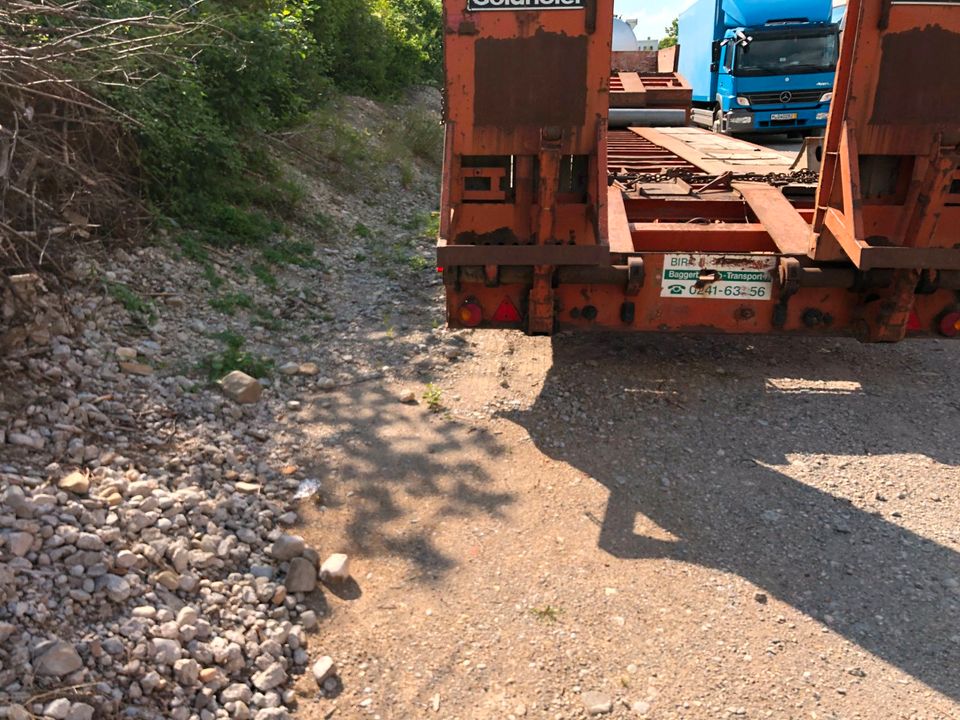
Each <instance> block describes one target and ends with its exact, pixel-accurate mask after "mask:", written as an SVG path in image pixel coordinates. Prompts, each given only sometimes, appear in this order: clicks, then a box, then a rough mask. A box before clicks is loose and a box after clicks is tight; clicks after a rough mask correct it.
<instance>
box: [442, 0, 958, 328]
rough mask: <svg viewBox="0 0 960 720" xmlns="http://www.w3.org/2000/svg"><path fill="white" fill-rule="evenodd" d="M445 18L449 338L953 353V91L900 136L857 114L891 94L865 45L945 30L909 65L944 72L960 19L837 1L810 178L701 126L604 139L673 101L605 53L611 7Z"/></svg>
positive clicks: (871, 48) (461, 10) (880, 119)
mask: <svg viewBox="0 0 960 720" xmlns="http://www.w3.org/2000/svg"><path fill="white" fill-rule="evenodd" d="M445 8H446V22H447V44H446V48H447V51H446V58H447V65H446V70H447V73H446V76H447V85H446V98H447V102H446V117H445V119H446V123H447V135H446V149H445V160H444V181H443V194H442V197H441V215H440V233H439V238H438V247H437V257H438V265H439V266H441V267H442V269H443V273H444V283H445V286H446V293H447V317H448V323H449V324H450V325H451V326H453V327H481V328H482V327H487V328H511V327H512V328H521V329H523V330H525V331H527V332H529V333H540V334H549V333H552V332H554V331H556V330H558V329H574V330H591V329H607V330H624V331H681V332H698V331H709V332H734V333H796V334H823V335H852V336H856V337H859V338H861V339H863V340H867V341H896V340H900V339H902V338H904V337H905V336H906V335H908V334H912V335H934V334H940V335H945V336H958V335H960V296H958V294H957V290H958V289H960V235H958V232H957V228H958V227H960V170H958V163H960V153H958V152H957V147H960V120H958V118H960V95H957V97H956V98H955V97H954V95H956V93H953V91H951V92H950V93H947V96H946V98H945V100H946V101H947V105H948V106H949V108H947V109H944V108H943V107H938V108H937V109H936V111H935V112H931V113H930V114H929V115H925V114H923V113H920V114H917V116H916V117H911V119H910V122H909V123H908V124H907V125H904V124H902V123H901V122H900V120H899V119H898V118H897V117H895V116H894V115H893V114H891V113H887V112H886V111H885V110H884V108H885V107H886V106H885V105H883V106H882V107H881V105H874V106H872V109H871V107H868V106H865V105H864V103H863V101H862V98H863V97H864V96H865V95H866V94H868V93H875V94H876V98H875V100H876V103H881V104H882V103H883V102H886V100H885V99H884V98H885V95H884V93H885V92H886V91H887V90H889V89H890V88H893V87H894V86H896V87H897V88H899V90H903V88H902V87H901V86H900V85H898V84H897V81H896V79H890V77H889V76H884V77H879V76H878V75H877V73H878V68H879V67H880V65H881V64H882V62H881V61H882V58H878V57H876V55H877V52H878V51H877V48H878V47H880V46H881V45H882V46H883V47H888V46H889V47H890V48H892V49H891V52H895V51H897V48H899V47H900V45H901V44H903V43H906V42H907V40H906V39H905V38H906V36H910V37H912V35H911V33H914V34H915V33H916V32H918V31H916V30H911V29H910V28H917V27H923V26H924V25H923V22H927V21H932V20H936V21H937V22H939V23H941V24H942V25H944V26H948V27H949V28H950V30H949V31H947V30H942V28H941V29H940V30H930V29H929V26H928V29H927V30H925V31H923V32H925V33H928V34H933V35H936V37H931V41H933V40H937V41H938V42H940V50H938V51H937V52H936V53H934V54H931V52H932V51H929V50H927V49H923V50H922V51H921V52H919V55H918V58H919V60H918V62H920V63H921V64H923V63H928V64H929V63H930V62H933V59H934V56H935V55H936V54H940V55H942V54H944V53H946V54H948V55H951V56H954V55H956V56H957V60H958V61H960V41H958V42H957V43H954V44H950V43H953V42H954V41H953V39H949V38H948V39H944V37H941V35H942V32H946V33H947V34H948V35H950V38H954V39H955V38H960V5H954V6H949V7H941V6H917V5H909V6H906V5H899V4H894V5H893V6H892V7H891V6H887V5H883V4H882V3H881V2H879V0H869V1H865V2H861V1H860V0H851V4H850V8H851V11H852V12H853V13H854V15H853V16H856V17H860V15H861V14H862V15H863V17H864V18H868V20H866V21H864V22H861V23H860V24H858V25H857V26H856V27H855V28H852V29H850V28H848V30H847V32H846V33H845V35H844V38H843V45H842V49H841V59H840V64H839V67H838V82H837V98H836V99H835V101H834V110H833V115H831V119H830V123H829V128H828V132H827V135H826V137H825V141H824V153H823V176H822V177H820V176H818V174H817V173H814V172H811V171H808V170H796V169H794V168H793V163H792V162H791V161H790V159H789V158H786V157H784V156H782V155H780V154H779V153H777V152H774V151H771V150H768V149H766V148H762V147H759V146H756V145H753V144H751V143H748V142H745V141H743V140H740V139H734V138H730V137H726V136H722V135H717V134H714V133H711V132H709V131H706V130H703V129H698V128H689V127H628V128H625V129H624V128H617V127H613V126H612V125H615V124H616V123H613V122H612V120H611V122H610V123H608V118H613V111H614V110H617V111H618V112H619V111H623V110H626V111H627V112H626V113H623V114H621V115H619V116H618V117H620V118H623V117H629V113H631V112H636V113H637V114H638V115H643V111H644V110H645V109H650V108H649V105H650V104H651V103H652V102H653V103H661V104H662V105H663V107H659V108H653V110H657V111H659V110H668V111H670V112H671V113H672V114H675V111H676V109H675V108H674V109H671V108H668V107H665V106H666V105H669V104H670V103H671V102H675V101H678V100H679V101H682V100H683V98H685V97H686V95H685V93H686V90H685V89H684V85H685V84H684V83H683V81H682V79H678V80H677V82H676V83H674V82H673V81H672V80H669V78H668V76H669V75H670V73H669V70H670V67H669V66H667V67H662V66H661V65H658V66H657V68H656V69H657V73H654V75H662V76H663V77H665V78H667V79H665V80H664V81H663V83H662V86H663V88H664V90H663V91H662V92H663V93H664V94H659V95H658V91H657V90H655V89H654V88H653V84H652V83H651V84H650V88H649V89H648V88H647V83H646V81H645V80H644V77H645V75H644V73H646V72H647V71H646V70H644V69H643V67H642V62H641V61H642V60H643V58H641V57H640V56H639V55H637V56H636V57H634V56H633V54H631V56H630V57H619V58H618V57H616V56H617V55H618V53H614V54H613V55H614V57H611V54H610V51H609V41H608V38H609V36H610V27H609V25H610V22H611V21H612V0H594V2H592V3H590V4H586V5H584V6H583V8H584V12H585V13H586V14H585V15H584V14H582V13H580V12H553V11H547V10H541V11H538V12H536V13H513V12H510V11H503V12H498V13H481V12H470V6H469V5H468V6H466V7H464V5H463V0H447V2H446V5H445ZM884 8H885V9H884ZM883 13H885V15H884V14H883ZM534 20H535V22H534ZM937 27H938V28H940V27H941V26H940V25H938V26H937ZM894 29H895V30H896V32H894ZM941 30H942V32H941ZM948 40H949V42H948ZM881 41H882V42H881ZM858 52H863V53H866V54H868V55H869V56H870V57H869V61H870V62H869V63H860V64H858V62H857V53H858ZM881 54H882V53H881ZM928 56H929V57H928ZM525 59H526V61H525ZM530 59H533V60H534V62H533V63H530V62H529V60H530ZM507 60H509V61H510V62H509V63H507V64H504V63H505V62H507ZM663 60H664V58H663V57H662V56H656V54H654V56H651V62H655V61H657V62H661V64H662V61H663ZM675 60H676V56H675V55H674V56H673V62H674V67H675ZM513 61H516V62H513ZM541 61H542V62H541ZM541 64H543V65H546V66H550V73H549V77H548V76H547V75H544V74H543V70H542V67H541ZM630 68H640V70H635V71H631V70H630ZM931 69H932V68H931ZM661 71H666V72H661ZM888 72H889V71H888ZM934 75H935V74H934V73H932V72H931V74H929V75H924V76H923V78H927V77H929V78H932V77H934ZM634 76H635V77H634ZM557 77H563V78H565V81H564V83H560V84H557V82H555V79H556V78H557ZM923 78H921V79H918V80H917V83H918V84H919V85H923ZM570 79H573V80H571V82H573V83H574V85H572V86H571V85H570V84H569V82H567V80H570ZM579 83H582V86H581V85H580V84H579ZM938 87H939V86H938ZM917 93H919V94H917ZM914 94H915V95H916V96H917V99H918V100H919V99H920V96H921V95H922V92H920V91H917V92H915V93H914ZM871 97H872V95H871ZM670 98H672V99H673V100H670ZM641 102H642V103H644V104H645V105H646V106H647V107H646V108H644V107H634V108H625V107H624V106H626V105H630V104H639V103H641ZM612 105H616V106H617V107H616V108H613V109H611V106H612ZM881 110H883V111H884V112H880V111H881ZM680 112H681V114H682V113H683V110H682V109H681V111H680Z"/></svg>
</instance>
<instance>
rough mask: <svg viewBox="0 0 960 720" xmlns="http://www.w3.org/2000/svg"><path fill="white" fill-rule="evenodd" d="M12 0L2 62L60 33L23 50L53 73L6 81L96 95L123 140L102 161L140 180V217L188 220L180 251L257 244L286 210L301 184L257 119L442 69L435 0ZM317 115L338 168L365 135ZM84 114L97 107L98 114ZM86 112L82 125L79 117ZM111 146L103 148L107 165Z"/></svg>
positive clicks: (430, 137) (426, 131)
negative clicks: (143, 212) (286, 172)
mask: <svg viewBox="0 0 960 720" xmlns="http://www.w3.org/2000/svg"><path fill="white" fill-rule="evenodd" d="M0 5H2V4H0ZM16 5H17V8H14V9H13V10H5V9H3V7H0V34H2V35H3V36H4V45H3V48H7V49H9V50H10V58H11V59H10V60H9V62H11V63H14V62H19V60H16V58H18V57H22V56H24V55H36V53H35V52H34V50H29V51H23V52H18V51H17V48H36V47H38V46H39V47H42V46H44V45H46V46H49V47H54V48H55V47H57V46H58V45H61V46H69V47H70V48H71V51H70V52H59V53H58V52H50V53H48V54H46V55H42V56H38V57H39V59H38V60H37V62H38V63H39V62H40V61H41V60H42V61H43V62H44V63H45V64H44V65H43V67H42V68H41V70H42V73H45V74H46V76H48V77H53V78H55V79H54V80H52V81H44V83H43V84H42V86H41V85H37V84H36V82H34V78H33V77H32V76H29V75H25V76H24V79H23V80H22V81H21V82H20V85H19V86H18V87H17V89H18V91H19V92H21V93H22V94H23V95H24V97H26V98H29V97H31V96H32V95H31V94H37V93H45V94H46V95H43V97H46V96H49V94H50V92H51V89H52V90H54V91H55V92H61V90H58V88H60V87H61V86H63V87H68V88H70V92H72V93H73V95H71V96H70V98H69V99H68V100H67V99H65V100H64V101H63V102H64V103H68V102H69V103H72V105H71V107H80V108H82V107H84V106H85V105H90V104H91V102H93V103H95V104H96V105H95V106H96V107H97V108H101V107H102V108H108V109H109V110H110V113H111V114H110V118H111V122H114V123H116V124H118V125H119V126H121V128H122V132H121V134H122V136H123V140H124V141H123V142H121V141H119V140H118V141H114V143H113V145H114V146H115V148H120V149H121V150H122V154H123V155H124V158H125V160H124V161H125V162H126V163H127V164H128V165H129V166H130V167H128V168H123V169H122V170H121V169H117V173H118V174H119V173H121V172H123V173H126V175H125V181H126V180H129V182H127V183H126V184H127V185H128V186H130V185H136V186H139V193H135V194H139V195H141V197H142V198H143V200H144V201H145V203H146V204H147V206H148V207H149V208H151V209H152V210H153V212H154V216H155V217H157V218H159V219H169V220H170V221H171V222H170V224H169V227H168V229H169V230H170V231H171V233H172V235H173V236H174V237H175V238H177V236H179V235H186V236H187V238H186V239H185V240H180V239H179V238H178V240H177V241H178V242H180V244H181V246H182V247H183V250H184V254H185V255H187V256H188V257H192V258H194V259H196V260H199V261H201V262H204V261H205V258H204V257H203V252H202V247H203V245H205V244H209V245H213V246H216V247H221V248H223V247H232V246H236V245H246V246H257V245H260V244H261V243H264V242H265V241H266V240H267V239H269V238H272V237H275V236H277V235H278V234H280V233H281V232H282V230H283V226H282V225H281V223H279V222H278V218H288V217H289V216H290V214H291V211H292V210H293V209H294V208H296V207H297V205H298V204H299V202H300V200H301V199H302V196H301V191H300V189H299V188H298V187H297V186H296V185H295V184H294V183H291V182H290V181H289V179H287V178H284V177H283V176H282V174H281V172H280V171H279V169H278V167H277V166H276V164H275V163H274V162H273V161H272V159H271V157H272V155H271V153H270V152H269V147H270V143H271V142H274V141H273V140H270V139H269V137H270V135H271V134H275V133H277V132H278V131H283V130H286V129H288V128H290V127H292V126H294V125H296V124H297V123H298V122H300V121H301V120H302V119H303V118H304V117H306V116H307V114H308V113H312V112H315V111H320V112H319V115H320V117H323V109H324V108H327V107H329V106H330V104H331V101H332V100H333V99H334V98H335V97H336V95H337V93H338V92H349V93H358V94H365V95H369V96H373V97H390V96H392V95H395V94H397V93H399V92H400V91H402V90H403V89H404V88H406V87H409V86H411V85H413V84H421V83H425V84H437V83H439V80H440V75H441V40H442V32H441V14H440V2H439V0H197V1H196V2H192V3H186V2H184V0H45V1H44V2H40V1H39V0H22V2H18V3H17V4H16ZM131 48H133V49H134V50H131ZM5 52H7V50H6V49H3V50H2V52H0V72H2V71H3V68H4V67H5V66H4V63H5V62H7V60H6V58H5V55H4V54H3V53H5ZM11 67H13V66H12V65H11ZM39 73H40V71H38V74H39ZM56 78H63V79H62V80H59V79H56ZM63 92H66V91H63ZM64 97H66V95H65V96H64ZM91 98H92V99H93V100H91ZM18 103H19V105H18V104H17V103H13V104H10V105H9V107H7V106H5V105H3V104H2V103H0V126H5V125H9V126H11V127H15V126H16V124H17V123H16V122H13V121H11V120H12V119H13V118H12V117H6V116H5V115H7V114H10V113H18V112H19V110H18V109H17V108H18V107H20V106H25V105H26V104H28V101H27V100H24V101H23V102H19V101H18ZM51 114H52V115H56V113H51ZM327 117H328V118H329V120H330V122H329V131H330V134H331V136H332V142H331V147H334V148H336V149H337V151H338V153H339V155H340V160H341V161H342V164H343V166H344V168H343V169H344V172H342V173H338V174H337V175H336V177H338V178H340V177H342V178H350V177H351V176H352V175H353V173H352V172H351V171H352V170H354V169H356V167H357V166H359V164H360V163H361V162H363V159H364V155H365V153H366V150H367V143H366V138H364V137H363V133H362V131H359V130H355V129H353V128H351V127H349V126H348V125H346V124H344V122H343V121H342V119H341V118H339V117H338V116H337V115H336V114H334V113H328V114H327ZM8 121H11V122H8ZM95 121H96V122H97V123H103V122H105V120H104V119H103V118H102V117H100V116H97V117H96V118H95ZM87 124H90V125H91V126H92V127H93V124H92V123H86V124H85V123H79V125H80V126H81V127H85V126H86V125H87ZM59 127H60V126H59V125H58V126H56V132H59ZM402 127H403V128H404V130H405V143H406V144H407V146H408V148H409V150H408V152H409V154H411V155H412V156H414V157H428V156H430V157H433V156H434V155H435V153H436V147H437V144H436V143H437V139H436V138H437V137H438V132H439V130H438V128H436V127H430V123H429V122H426V121H425V119H424V118H418V117H415V116H413V115H411V116H410V117H409V118H404V122H403V125H402ZM51 135H53V130H51ZM98 135H104V133H103V132H98V131H97V130H94V131H92V134H91V137H93V138H96V137H97V136H98ZM81 140H82V141H83V142H86V143H87V144H91V145H93V146H94V148H95V149H96V146H95V143H90V141H89V140H87V139H86V138H81ZM128 140H129V141H132V142H127V141H128ZM79 141H80V140H78V142H79ZM108 144H109V141H108ZM56 154H57V155H58V156H59V155H63V156H69V155H70V152H69V151H63V152H58V153H56ZM115 154H116V153H115ZM94 155H96V153H94ZM24 161H26V159H24ZM124 161H121V160H116V161H115V164H117V167H118V168H119V166H120V164H122V162H124ZM401 167H405V166H404V165H403V163H401ZM109 171H111V172H112V171H113V168H111V169H109ZM403 173H404V182H408V183H409V182H412V179H413V175H412V170H410V169H409V168H407V169H405V170H404V171H403ZM117 192H118V193H119V192H120V191H119V190H118V191H117ZM87 214H88V215H89V216H91V217H92V215H90V214H89V213H87ZM184 228H189V230H188V231H186V230H184ZM295 254H297V255H298V256H300V255H304V254H303V253H295ZM274 261H275V260H274V259H269V260H268V262H274Z"/></svg>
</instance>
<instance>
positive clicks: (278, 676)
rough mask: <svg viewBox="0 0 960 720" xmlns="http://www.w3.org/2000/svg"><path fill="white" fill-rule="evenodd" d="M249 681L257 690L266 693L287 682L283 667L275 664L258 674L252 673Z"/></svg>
mask: <svg viewBox="0 0 960 720" xmlns="http://www.w3.org/2000/svg"><path fill="white" fill-rule="evenodd" d="M250 680H251V682H252V683H253V686H254V687H255V688H257V690H260V691H262V692H266V691H267V690H273V688H275V687H277V686H278V685H282V684H283V683H285V682H286V681H287V671H286V670H284V669H283V665H281V664H280V663H278V662H275V663H271V664H270V665H268V666H267V667H266V668H265V669H263V670H261V671H260V672H258V673H254V674H253V677H252V678H250Z"/></svg>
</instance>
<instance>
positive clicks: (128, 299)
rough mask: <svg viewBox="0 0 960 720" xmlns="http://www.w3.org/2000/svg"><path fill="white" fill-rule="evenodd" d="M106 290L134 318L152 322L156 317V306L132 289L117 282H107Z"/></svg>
mask: <svg viewBox="0 0 960 720" xmlns="http://www.w3.org/2000/svg"><path fill="white" fill-rule="evenodd" d="M106 288H107V292H108V293H110V296H111V297H112V298H113V299H114V300H116V301H117V302H119V303H120V304H121V305H123V307H124V308H125V309H126V311H127V312H128V313H130V314H131V315H132V316H133V317H134V318H136V319H137V320H140V321H141V322H147V323H152V322H154V321H155V320H156V319H157V308H156V306H155V305H154V304H153V303H152V302H151V301H149V300H144V299H143V298H142V297H140V296H139V295H137V293H135V292H134V291H133V290H131V289H130V288H129V287H127V286H126V285H124V284H123V283H118V282H107V283H106Z"/></svg>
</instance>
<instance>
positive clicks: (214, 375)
mask: <svg viewBox="0 0 960 720" xmlns="http://www.w3.org/2000/svg"><path fill="white" fill-rule="evenodd" d="M216 338H217V339H218V340H220V341H221V342H223V344H224V345H225V347H224V348H223V350H222V351H221V352H220V353H217V354H213V355H207V356H206V357H205V358H204V359H203V360H201V361H200V369H202V370H204V371H205V372H206V374H207V377H208V378H209V379H210V380H211V381H215V380H219V379H220V378H222V377H223V376H224V375H227V374H228V373H231V372H233V371H234V370H240V371H241V372H245V373H246V374H247V375H250V376H251V377H255V378H261V377H267V376H269V375H270V373H271V371H272V370H273V364H274V363H273V360H271V359H270V358H265V357H260V356H257V355H251V354H250V353H248V352H247V351H246V350H244V349H243V345H244V343H245V342H246V339H245V338H244V337H243V335H240V334H239V333H235V332H233V331H232V330H226V331H224V332H222V333H218V334H217V335H216Z"/></svg>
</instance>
